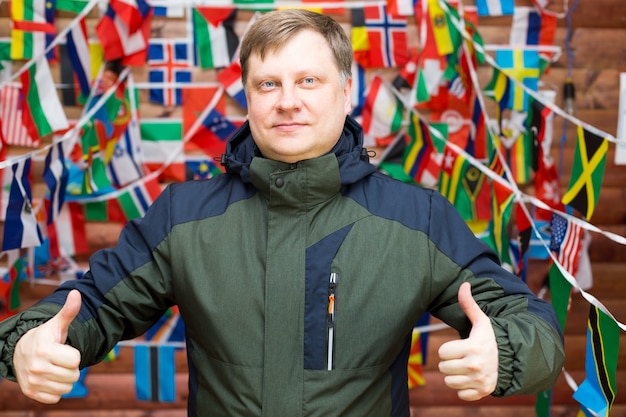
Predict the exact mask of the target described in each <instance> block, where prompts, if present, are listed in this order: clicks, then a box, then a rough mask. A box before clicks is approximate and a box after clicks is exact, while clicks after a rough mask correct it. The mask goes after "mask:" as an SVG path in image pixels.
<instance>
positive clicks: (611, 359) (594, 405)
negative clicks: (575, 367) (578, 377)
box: [574, 305, 621, 417]
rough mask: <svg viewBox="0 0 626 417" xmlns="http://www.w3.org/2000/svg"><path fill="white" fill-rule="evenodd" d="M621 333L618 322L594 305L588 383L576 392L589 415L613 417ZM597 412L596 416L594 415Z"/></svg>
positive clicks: (589, 341)
mask: <svg viewBox="0 0 626 417" xmlns="http://www.w3.org/2000/svg"><path fill="white" fill-rule="evenodd" d="M620 334H621V330H620V328H619V326H618V325H617V323H616V322H615V319H613V318H612V317H610V316H608V315H607V314H606V313H605V312H604V311H602V310H601V309H600V308H599V307H597V306H594V305H591V306H590V309H589V320H588V323H587V351H586V355H585V380H584V381H583V383H582V384H580V385H579V386H578V389H577V390H576V392H574V399H575V400H576V401H578V402H579V403H580V404H581V405H582V407H583V408H582V409H583V411H584V412H585V415H586V416H592V415H593V416H601V417H609V416H610V414H611V406H612V405H613V402H614V401H615V396H616V395H617V387H616V385H617V380H616V378H615V376H616V370H617V360H618V357H619V342H620ZM592 413H593V414H592Z"/></svg>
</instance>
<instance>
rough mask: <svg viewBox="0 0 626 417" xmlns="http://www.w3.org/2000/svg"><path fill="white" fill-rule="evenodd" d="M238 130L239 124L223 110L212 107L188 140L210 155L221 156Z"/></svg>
mask: <svg viewBox="0 0 626 417" xmlns="http://www.w3.org/2000/svg"><path fill="white" fill-rule="evenodd" d="M203 113H204V112H203ZM236 130H237V126H236V125H235V124H234V123H232V122H231V121H230V120H229V119H228V118H227V117H226V116H224V114H223V113H222V112H220V111H219V110H217V109H216V108H212V109H210V110H209V111H208V113H207V114H206V115H204V117H202V119H201V123H200V126H199V127H198V129H197V130H196V131H195V132H194V133H192V134H191V136H189V139H188V140H189V141H190V142H192V143H194V144H196V145H197V146H198V147H199V148H200V149H202V150H203V151H204V153H206V154H207V155H208V156H210V157H213V158H219V157H220V156H221V155H222V154H223V153H224V152H226V142H227V141H228V139H229V138H230V137H231V135H232V134H233V133H235V131H236Z"/></svg>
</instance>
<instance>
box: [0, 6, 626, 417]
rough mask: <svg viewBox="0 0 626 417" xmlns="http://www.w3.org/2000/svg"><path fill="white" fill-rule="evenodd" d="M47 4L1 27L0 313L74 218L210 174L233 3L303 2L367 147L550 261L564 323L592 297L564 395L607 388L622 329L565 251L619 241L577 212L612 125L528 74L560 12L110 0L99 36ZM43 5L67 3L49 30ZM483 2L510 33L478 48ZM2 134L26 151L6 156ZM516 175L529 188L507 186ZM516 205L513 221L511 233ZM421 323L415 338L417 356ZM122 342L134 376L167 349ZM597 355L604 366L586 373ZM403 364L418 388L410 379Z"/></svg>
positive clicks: (165, 394) (596, 185) (516, 253)
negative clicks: (559, 135)
mask: <svg viewBox="0 0 626 417" xmlns="http://www.w3.org/2000/svg"><path fill="white" fill-rule="evenodd" d="M52 3H53V4H54V7H53V8H50V7H48V8H42V7H41V5H40V3H39V2H34V1H31V0H14V1H12V2H11V6H10V7H11V9H10V11H11V21H12V28H11V39H10V42H2V41H0V66H2V67H5V70H6V69H7V68H9V70H11V69H12V63H13V62H15V61H25V62H23V64H22V66H21V67H20V68H19V70H18V71H16V72H15V73H11V72H10V71H9V77H8V78H6V79H3V80H2V81H0V122H1V128H0V133H1V135H0V174H1V176H2V185H3V187H2V190H1V192H0V220H2V221H4V222H5V228H4V236H3V239H2V252H4V253H6V254H10V256H7V265H8V266H9V267H8V268H7V272H6V274H4V278H3V281H2V283H0V284H2V287H1V288H2V290H3V293H2V295H3V300H2V303H3V305H2V306H1V307H2V308H1V309H0V310H2V314H3V315H5V316H6V315H10V314H13V313H14V312H15V311H17V309H18V308H19V302H18V300H16V297H15V292H16V290H15V288H16V284H17V283H19V281H20V280H23V279H27V278H28V277H29V276H33V275H35V276H37V277H43V278H45V277H49V276H52V275H54V274H56V273H58V272H59V271H67V270H68V269H70V268H73V267H75V265H73V264H72V262H71V258H72V257H74V256H76V255H80V254H84V253H87V251H88V247H87V244H86V238H85V232H84V224H85V222H86V221H98V220H109V221H119V222H126V221H128V220H130V219H133V218H137V217H140V216H142V215H143V214H144V213H145V211H146V210H147V208H148V207H149V206H150V204H151V203H152V201H154V199H155V198H156V197H157V196H158V194H159V193H160V190H161V188H162V185H163V183H164V182H171V181H182V180H187V179H201V178H209V177H211V176H214V175H219V174H220V173H221V167H220V166H218V165H217V164H216V163H215V159H216V158H218V157H219V156H220V155H221V153H222V152H223V150H224V149H225V141H226V140H227V139H228V137H229V136H230V135H231V134H232V132H233V131H234V130H235V129H236V128H237V127H238V126H240V125H241V123H242V122H243V118H241V117H238V116H232V115H229V114H227V111H226V102H227V100H232V101H233V102H234V103H236V104H237V105H238V106H239V107H240V108H241V110H242V111H245V109H246V102H245V95H244V94H243V85H242V84H241V79H240V76H241V68H240V66H239V63H238V60H237V47H238V43H239V40H240V39H239V37H238V35H237V34H236V30H235V24H236V22H237V16H238V11H239V10H258V11H260V12H263V11H265V10H271V9H275V8H279V7H308V8H311V9H313V10H316V11H319V12H322V13H331V14H341V15H343V16H346V15H347V16H349V21H350V25H349V26H350V28H349V35H350V36H351V39H352V42H353V49H354V55H355V63H354V66H353V75H354V80H353V90H354V97H353V112H352V114H353V116H354V117H356V118H358V119H359V120H360V121H361V123H362V125H363V127H364V130H365V133H366V139H367V141H368V142H369V144H370V145H372V144H373V145H376V146H379V147H381V148H383V149H384V151H383V157H381V158H380V159H379V160H377V161H376V163H377V164H378V166H379V169H380V170H381V171H384V172H386V173H388V174H389V175H391V176H394V177H396V178H398V179H401V180H403V181H406V182H410V183H416V184H421V185H424V186H427V187H431V188H437V189H438V190H439V191H441V193H442V194H443V195H444V196H446V197H447V198H448V199H449V200H450V201H451V202H452V203H453V204H454V205H455V206H456V207H457V209H458V210H459V212H460V213H461V215H462V216H463V218H464V219H465V220H466V222H467V223H468V225H470V227H471V228H472V230H473V231H474V232H475V233H476V235H477V236H479V237H481V239H483V240H485V242H487V243H488V244H489V245H491V246H492V247H493V249H494V250H495V251H496V252H497V253H498V255H499V256H500V258H501V261H502V262H503V264H504V265H505V266H506V267H508V268H509V269H510V270H511V271H513V272H515V273H516V274H518V275H519V276H520V278H521V279H525V276H526V272H527V260H528V259H529V258H539V259H545V260H546V261H547V262H549V263H550V265H551V267H550V277H551V279H550V291H551V293H552V300H553V303H555V302H556V303H557V304H558V303H559V301H558V300H561V304H560V305H555V310H557V312H560V314H561V317H562V319H563V325H564V323H565V318H566V316H567V310H566V308H567V305H568V303H567V302H565V301H563V300H569V297H570V294H571V292H572V290H573V289H576V290H577V291H579V292H580V293H581V294H582V295H583V297H585V299H586V300H587V301H589V303H590V305H591V310H590V316H589V323H590V324H589V331H588V333H589V340H588V344H589V346H588V355H587V362H588V365H589V366H588V367H587V378H586V379H585V381H584V382H583V384H581V385H580V386H579V387H577V389H576V390H575V391H576V393H575V395H574V397H575V398H576V399H577V400H578V401H579V402H580V403H581V410H582V412H584V413H585V414H587V415H591V414H590V413H592V414H595V415H608V412H609V410H610V406H611V404H612V401H613V400H614V398H615V395H614V394H615V393H614V386H615V384H614V375H615V372H614V371H615V367H616V361H611V360H610V359H611V358H614V357H615V352H614V351H606V352H603V351H601V349H600V348H599V346H600V345H601V344H602V342H603V341H605V340H609V338H612V339H611V341H612V343H613V342H614V339H615V338H617V341H619V332H620V330H626V326H625V325H624V324H622V323H620V322H618V321H617V320H616V319H615V318H614V317H613V316H612V315H611V313H610V312H609V311H608V310H607V309H606V308H605V307H604V306H603V305H602V304H601V302H600V301H599V300H596V299H595V298H594V297H593V296H592V295H590V294H589V293H587V292H586V290H588V289H589V287H590V285H589V284H585V287H584V288H583V286H581V285H580V283H581V282H585V281H586V282H589V281H590V280H589V279H586V280H585V279H584V278H583V277H581V274H582V271H583V270H584V269H585V268H581V267H580V265H581V258H583V257H584V251H585V245H583V240H584V237H585V233H589V232H594V233H602V234H603V235H604V236H607V237H608V238H609V239H611V240H613V241H614V242H616V243H618V244H626V238H624V237H622V236H619V235H615V234H613V233H610V232H607V231H603V230H600V229H598V228H597V227H596V226H594V225H593V224H592V223H591V222H590V221H591V218H592V216H593V214H594V212H595V210H596V207H597V202H598V198H599V194H600V191H601V186H602V179H603V173H604V166H605V158H606V155H607V152H608V148H609V143H611V142H613V143H616V142H617V139H615V138H614V137H612V136H611V135H610V134H607V133H605V132H602V131H599V130H598V129H597V128H595V127H593V126H590V125H588V124H586V123H584V122H583V121H581V120H578V119H577V118H575V117H574V116H573V115H571V114H569V113H568V112H566V111H563V110H562V109H561V108H560V107H558V106H557V105H556V104H555V103H554V94H551V93H553V92H550V91H540V89H539V85H540V82H539V81H540V78H541V76H542V75H543V74H545V73H546V72H547V71H549V70H550V66H551V64H552V63H553V62H555V61H556V60H557V59H558V52H559V50H558V48H555V45H554V39H555V31H556V25H557V20H558V19H559V18H561V17H562V15H558V14H555V13H552V12H549V11H547V10H546V6H547V5H548V3H549V0H534V1H533V4H534V7H516V6H515V4H514V1H513V0H477V1H476V2H475V4H473V5H470V6H466V5H463V4H461V3H460V2H455V1H450V2H446V1H444V0H386V1H361V2H357V1H342V0H335V1H332V0H328V1H326V2H314V1H310V0H302V1H300V2H281V1H271V0H268V1H265V2H262V3H261V2H255V1H247V0H234V1H232V2H231V1H224V2H221V3H219V4H215V5H212V6H210V7H208V6H206V5H204V4H202V5H200V4H198V5H195V4H193V2H192V3H190V4H184V5H182V4H181V5H177V6H175V7H172V6H170V5H169V3H168V2H162V1H157V0H155V1H152V2H147V1H145V0H136V1H134V2H132V1H130V2H129V1H123V0H110V1H109V2H108V4H107V5H106V7H104V8H102V9H101V10H99V17H98V23H97V25H96V26H95V28H94V34H95V38H97V39H94V38H93V36H91V37H90V36H89V32H88V30H87V25H86V22H87V18H88V16H93V15H94V10H95V6H96V4H97V3H98V1H97V0H91V1H89V2H84V1H77V0H76V1H73V0H56V2H52ZM19 11H28V13H22V12H20V13H21V14H20V13H18V12H19ZM56 11H64V12H70V13H73V14H74V15H75V17H74V18H73V19H72V21H71V23H70V24H69V25H68V26H67V27H66V28H63V29H62V30H61V31H58V30H57V26H56V23H55V21H54V17H55V12H56ZM27 16H32V18H31V17H27ZM490 16H510V17H511V20H512V25H511V31H510V37H509V44H508V45H498V46H497V47H496V48H490V47H489V45H484V43H483V40H482V37H481V35H480V30H479V20H480V18H488V17H490ZM156 19H165V21H167V19H178V20H181V19H186V22H187V27H188V28H189V32H188V33H187V36H186V37H181V38H175V39H174V38H172V39H170V38H161V37H155V36H154V33H158V31H157V32H154V31H152V29H153V24H152V22H153V21H154V20H156ZM413 22H414V24H415V26H416V28H417V30H418V33H419V45H418V46H417V47H412V46H409V45H411V44H412V42H411V40H410V39H409V35H408V30H407V28H408V27H409V25H410V24H413ZM492 55H493V56H492ZM51 66H53V67H54V66H57V67H58V68H59V74H60V80H61V82H62V84H61V85H62V91H61V94H60V95H59V94H58V93H57V91H56V90H55V89H54V88H52V86H54V85H55V81H54V79H53V77H52V72H51ZM133 68H145V69H146V70H147V83H146V87H145V88H147V89H148V100H149V102H151V103H152V104H153V105H157V106H163V108H164V109H165V110H166V111H165V112H164V114H165V115H167V109H172V108H174V107H179V108H181V109H182V111H181V113H182V117H180V118H175V117H161V118H152V119H151V118H145V117H140V115H139V113H140V111H139V95H138V87H137V85H136V84H135V82H134V79H133V73H132V71H131V70H132V69H133ZM390 69H391V70H394V71H395V78H393V79H391V80H389V79H388V77H386V76H385V73H383V71H380V72H379V70H387V72H386V74H389V72H388V71H389V70H390ZM479 69H480V70H491V71H492V77H491V79H490V80H489V82H488V83H487V84H486V85H481V83H479V81H478V79H479V77H478V71H479ZM198 70H200V71H213V72H214V73H215V82H212V83H208V84H207V83H198V82H194V75H195V74H196V73H197V71H198ZM367 73H369V74H370V76H369V77H368V76H366V74H367ZM18 79H19V82H18ZM35 103H46V105H45V106H40V105H35ZM64 106H76V107H80V108H82V109H83V112H82V114H81V117H80V119H79V120H78V121H73V120H69V119H68V118H67V116H66V113H65V111H64ZM490 109H493V113H494V115H495V117H493V118H491V117H490V116H489V113H490V111H491V110H490ZM555 116H559V117H562V118H563V119H565V120H567V121H568V122H570V123H572V124H574V125H576V126H577V131H576V133H577V134H576V138H577V139H576V148H575V155H574V160H573V163H572V166H571V180H570V184H569V186H568V187H567V190H566V191H565V193H563V195H561V193H560V190H559V186H558V185H559V179H558V172H557V170H556V168H555V163H554V160H553V158H552V155H551V151H550V150H551V142H552V134H553V121H554V117H555ZM42 143H50V144H49V145H42ZM13 146H21V147H30V148H32V149H33V151H32V152H28V153H25V154H22V155H18V156H13V155H12V156H10V157H9V156H7V151H8V149H9V147H13ZM42 159H43V160H44V165H45V167H44V172H43V175H42V179H43V181H44V183H45V185H46V194H45V196H44V197H42V198H41V199H40V201H39V200H38V199H37V198H35V196H33V194H32V190H31V184H32V182H33V174H32V165H33V163H35V162H37V161H39V160H42ZM530 182H534V184H535V189H536V192H535V194H534V195H527V194H525V193H523V192H522V191H521V190H520V185H524V184H528V183H530ZM513 219H514V223H515V225H514V229H516V235H511V233H510V230H511V228H510V223H511V222H513ZM23 249H27V250H28V252H29V253H30V254H31V255H33V254H35V253H39V256H40V258H43V259H44V261H42V262H40V263H39V264H38V265H37V266H35V265H34V261H33V260H32V259H30V260H29V259H26V260H25V258H23V257H21V256H17V255H15V254H16V253H19V252H20V250H23ZM32 257H33V256H31V258H32ZM68 259H69V261H64V260H68ZM29 265H30V266H31V267H30V268H29ZM585 273H587V274H589V272H588V268H587V271H586V272H585ZM561 291H562V292H561ZM564 294H565V295H564ZM181 323H182V322H181ZM426 335H427V334H426V333H423V334H421V335H420V338H416V340H414V341H413V342H414V343H413V347H414V349H415V352H416V355H417V354H418V351H420V349H417V347H416V346H417V343H421V346H423V343H424V340H425V339H426ZM599 335H601V336H599ZM616 335H617V337H616ZM604 338H606V339H604ZM420 340H421V341H420ZM160 343H162V344H163V345H164V346H168V343H169V342H167V341H165V342H160ZM612 346H615V345H612ZM159 347H161V346H160V345H159ZM135 353H136V355H137V364H138V369H137V373H138V375H139V374H140V373H141V375H144V374H145V373H149V372H148V371H147V370H145V369H144V368H142V367H141V366H140V363H141V362H142V359H141V358H143V357H145V356H150V355H154V354H158V355H159V357H161V358H164V357H166V358H171V355H172V352H170V351H169V350H168V351H161V350H160V349H158V350H157V351H155V350H154V349H151V347H150V348H149V349H143V350H136V352H135ZM599 353H601V354H603V355H604V356H602V357H598V354H599ZM419 354H422V353H419ZM594 355H595V356H594ZM424 356H425V355H424ZM168 360H169V359H168ZM599 361H603V362H602V363H604V364H605V365H606V367H605V368H604V369H603V370H601V371H602V372H603V374H601V375H600V374H598V372H600V369H599V367H598V366H595V365H597V364H598V363H600V362H599ZM152 363H155V362H154V361H153V362H152ZM170 363H171V362H170ZM420 363H421V362H420ZM594 364H595V365H594ZM416 369H417V368H416ZM150 372H151V371H150ZM165 372H168V374H169V373H171V369H169V370H166V371H165ZM151 375H152V374H151ZM155 375H158V373H157V374H155ZM412 375H413V374H412ZM412 378H413V382H412V383H413V384H416V385H419V383H420V382H419V377H418V376H415V375H413V376H412ZM611 378H612V379H611ZM607 381H608V382H607ZM172 392H173V391H172V389H171V387H169V388H164V389H163V391H160V388H158V387H155V386H154V384H153V385H150V384H147V383H146V384H145V386H143V387H142V388H141V389H140V388H139V387H138V396H139V397H141V398H146V399H155V398H158V400H160V401H169V400H171V398H172ZM548 397H549V395H547V394H544V395H543V396H540V397H538V400H537V401H538V414H540V413H541V412H540V410H545V407H546V406H548V405H549V402H547V404H548V405H545V404H544V405H541V404H543V403H542V401H544V400H545V399H546V398H548Z"/></svg>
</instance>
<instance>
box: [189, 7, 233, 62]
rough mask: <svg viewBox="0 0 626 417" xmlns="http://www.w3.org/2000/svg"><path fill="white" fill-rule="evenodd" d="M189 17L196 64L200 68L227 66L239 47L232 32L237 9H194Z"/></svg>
mask: <svg viewBox="0 0 626 417" xmlns="http://www.w3.org/2000/svg"><path fill="white" fill-rule="evenodd" d="M191 17H192V22H193V39H194V45H195V49H194V50H195V54H196V62H197V63H198V65H199V66H200V68H203V69H207V68H222V67H227V66H229V65H230V63H231V62H232V58H233V56H234V55H235V51H236V50H237V47H238V46H239V38H238V37H237V35H236V33H235V30H234V24H235V19H236V17H237V9H235V8H232V7H223V8H217V7H195V8H193V9H192V12H191Z"/></svg>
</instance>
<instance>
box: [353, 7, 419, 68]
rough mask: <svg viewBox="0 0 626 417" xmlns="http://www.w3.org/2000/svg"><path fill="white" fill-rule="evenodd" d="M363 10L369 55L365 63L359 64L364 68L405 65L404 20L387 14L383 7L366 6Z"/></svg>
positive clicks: (405, 31)
mask: <svg viewBox="0 0 626 417" xmlns="http://www.w3.org/2000/svg"><path fill="white" fill-rule="evenodd" d="M363 10H364V13H365V28H366V30H367V38H368V44H369V54H368V56H367V62H360V64H361V65H363V66H364V67H365V68H378V67H387V68H388V67H400V66H403V65H405V64H406V63H407V61H408V59H409V58H408V55H409V49H408V39H407V21H406V18H405V17H403V16H392V15H389V14H387V8H386V6H384V5H376V6H374V5H372V6H366V7H365V8H364V9H363Z"/></svg>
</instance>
